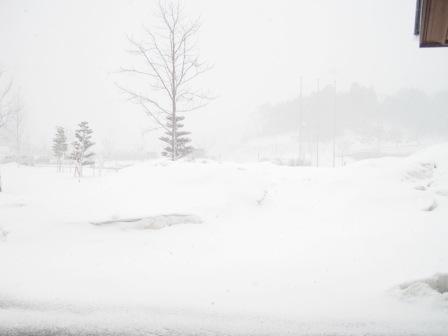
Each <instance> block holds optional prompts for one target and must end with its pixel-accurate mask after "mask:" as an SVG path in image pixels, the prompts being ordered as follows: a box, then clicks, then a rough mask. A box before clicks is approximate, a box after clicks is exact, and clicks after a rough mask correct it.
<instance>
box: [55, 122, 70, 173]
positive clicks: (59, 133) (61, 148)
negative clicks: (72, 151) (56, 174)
mask: <svg viewBox="0 0 448 336" xmlns="http://www.w3.org/2000/svg"><path fill="white" fill-rule="evenodd" d="M67 149H68V145H67V137H66V136H65V130H64V128H63V127H60V126H59V127H56V135H55V136H54V139H53V154H54V156H55V157H56V159H57V167H58V171H61V168H62V160H63V159H64V158H65V153H66V152H67Z"/></svg>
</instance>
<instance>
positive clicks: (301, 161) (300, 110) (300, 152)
mask: <svg viewBox="0 0 448 336" xmlns="http://www.w3.org/2000/svg"><path fill="white" fill-rule="evenodd" d="M302 118H303V104H302V77H300V93H299V162H298V163H299V164H301V163H303V153H302V140H303V136H302V132H303V131H302V130H303V129H302V123H303V121H302Z"/></svg>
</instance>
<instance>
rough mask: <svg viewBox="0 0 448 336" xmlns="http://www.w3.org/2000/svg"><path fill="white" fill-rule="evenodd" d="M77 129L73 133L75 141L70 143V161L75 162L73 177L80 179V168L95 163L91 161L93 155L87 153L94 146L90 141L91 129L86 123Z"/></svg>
mask: <svg viewBox="0 0 448 336" xmlns="http://www.w3.org/2000/svg"><path fill="white" fill-rule="evenodd" d="M78 127H79V128H78V129H77V130H76V132H75V137H76V140H75V141H74V142H73V143H72V146H73V152H72V154H71V159H72V160H74V161H75V164H76V167H75V176H78V177H82V167H83V166H87V165H93V164H94V163H95V161H93V160H92V158H93V156H94V155H95V153H93V152H91V151H89V149H90V148H91V147H92V146H93V145H94V144H95V143H94V142H92V141H91V139H92V133H93V131H92V129H91V128H90V127H89V123H88V122H87V121H83V122H81V123H80V124H79V125H78Z"/></svg>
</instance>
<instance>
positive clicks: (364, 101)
mask: <svg viewBox="0 0 448 336" xmlns="http://www.w3.org/2000/svg"><path fill="white" fill-rule="evenodd" d="M447 106H448V91H446V92H440V93H438V94H435V95H427V94H425V93H424V92H422V91H420V90H415V89H404V90H401V91H399V92H397V93H395V94H391V95H388V96H385V97H384V98H382V99H380V98H378V95H377V94H376V92H375V90H374V89H373V88H367V87H363V86H360V85H358V84H353V85H352V86H351V88H350V90H348V91H346V92H337V93H336V95H335V90H334V87H332V86H328V87H326V88H323V89H322V90H321V91H319V92H314V93H312V94H310V95H308V96H305V97H303V98H302V102H300V99H299V98H296V99H293V100H290V101H287V102H282V103H278V104H269V105H264V106H261V107H260V108H259V109H258V111H257V112H256V114H255V115H254V116H253V120H254V125H255V126H254V127H253V128H252V129H251V130H250V133H251V134H252V135H264V136H266V135H267V136H270V135H279V134H284V133H296V132H297V131H298V128H299V127H298V125H299V116H300V109H302V111H301V113H302V127H303V132H304V133H305V138H306V137H308V138H309V137H311V138H312V137H313V136H314V134H316V133H317V132H318V133H319V137H320V139H321V140H322V141H325V140H329V139H331V137H332V136H333V134H334V125H333V119H334V118H335V122H336V124H337V129H336V131H337V135H343V134H344V133H346V132H351V133H353V134H360V135H363V136H370V137H376V138H390V139H393V138H398V137H400V136H403V137H408V138H413V139H417V140H418V139H421V138H424V137H434V136H440V137H444V136H446V135H448V113H447Z"/></svg>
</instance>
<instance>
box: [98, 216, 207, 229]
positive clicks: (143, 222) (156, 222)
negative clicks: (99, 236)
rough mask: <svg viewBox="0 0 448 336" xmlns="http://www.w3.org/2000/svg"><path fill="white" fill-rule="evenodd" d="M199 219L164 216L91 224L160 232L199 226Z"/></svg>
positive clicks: (195, 217)
mask: <svg viewBox="0 0 448 336" xmlns="http://www.w3.org/2000/svg"><path fill="white" fill-rule="evenodd" d="M200 223H202V220H201V218H199V217H198V216H195V215H188V214H164V215H158V216H149V217H141V218H122V219H113V220H108V221H103V222H91V224H93V225H97V226H104V225H118V226H120V227H121V228H123V229H135V230H160V229H163V228H165V227H169V226H173V225H178V224H200Z"/></svg>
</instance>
